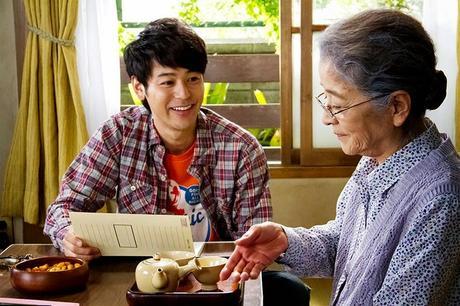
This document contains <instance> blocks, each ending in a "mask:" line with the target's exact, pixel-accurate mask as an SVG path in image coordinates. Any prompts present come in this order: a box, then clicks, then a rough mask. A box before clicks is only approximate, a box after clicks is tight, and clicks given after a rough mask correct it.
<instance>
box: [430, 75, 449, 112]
mask: <svg viewBox="0 0 460 306" xmlns="http://www.w3.org/2000/svg"><path fill="white" fill-rule="evenodd" d="M446 90H447V78H446V75H445V74H444V72H442V70H436V72H435V73H434V76H433V80H432V82H431V86H430V91H429V92H428V95H427V96H426V99H425V107H426V108H427V109H429V110H434V109H437V108H438V107H439V106H440V105H441V104H442V102H443V101H444V99H445V97H446Z"/></svg>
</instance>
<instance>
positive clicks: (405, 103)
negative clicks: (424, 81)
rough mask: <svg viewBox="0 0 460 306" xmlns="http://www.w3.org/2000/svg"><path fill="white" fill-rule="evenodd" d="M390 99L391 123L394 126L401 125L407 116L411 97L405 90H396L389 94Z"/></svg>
mask: <svg viewBox="0 0 460 306" xmlns="http://www.w3.org/2000/svg"><path fill="white" fill-rule="evenodd" d="M391 99H392V101H391V107H392V108H391V110H392V116H393V124H394V126H396V127H401V126H402V125H403V124H404V122H405V121H406V120H407V117H409V113H410V110H411V105H412V100H411V97H410V95H409V93H408V92H407V91H405V90H397V91H395V92H393V93H392V94H391Z"/></svg>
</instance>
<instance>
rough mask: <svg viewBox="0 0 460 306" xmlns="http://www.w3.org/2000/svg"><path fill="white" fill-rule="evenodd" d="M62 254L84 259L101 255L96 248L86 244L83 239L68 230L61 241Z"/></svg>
mask: <svg viewBox="0 0 460 306" xmlns="http://www.w3.org/2000/svg"><path fill="white" fill-rule="evenodd" d="M62 243H63V245H64V250H63V251H64V254H65V255H66V256H70V257H78V258H81V259H83V260H86V261H90V260H92V259H95V258H98V257H100V256H101V251H99V249H98V248H96V247H92V246H90V245H88V244H87V243H86V242H85V241H84V240H83V239H80V238H78V237H77V236H75V235H74V233H72V232H71V231H68V232H67V233H66V234H65V236H64V239H63V241H62Z"/></svg>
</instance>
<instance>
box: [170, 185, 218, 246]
mask: <svg viewBox="0 0 460 306" xmlns="http://www.w3.org/2000/svg"><path fill="white" fill-rule="evenodd" d="M169 200H170V202H169V211H170V212H171V213H174V214H176V215H184V214H186V215H188V216H189V219H190V226H191V228H192V235H193V241H209V240H213V238H214V237H213V236H214V235H212V231H211V223H210V222H209V218H208V215H207V213H206V211H205V209H204V208H203V206H202V205H201V201H200V188H199V185H198V184H192V185H190V186H180V185H179V184H177V182H176V181H174V180H173V179H170V180H169Z"/></svg>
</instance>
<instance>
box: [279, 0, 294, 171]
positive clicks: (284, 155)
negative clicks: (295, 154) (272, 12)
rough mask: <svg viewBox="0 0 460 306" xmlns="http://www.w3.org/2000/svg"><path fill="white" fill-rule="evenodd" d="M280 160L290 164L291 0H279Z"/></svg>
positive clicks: (284, 163)
mask: <svg viewBox="0 0 460 306" xmlns="http://www.w3.org/2000/svg"><path fill="white" fill-rule="evenodd" d="M280 22H281V25H280V39H281V43H280V44H281V56H280V60H281V63H280V65H281V71H280V79H281V80H280V96H281V139H282V143H283V145H282V148H281V162H282V164H283V165H290V164H292V34H291V23H292V0H288V1H280Z"/></svg>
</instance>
